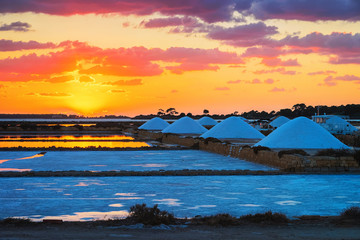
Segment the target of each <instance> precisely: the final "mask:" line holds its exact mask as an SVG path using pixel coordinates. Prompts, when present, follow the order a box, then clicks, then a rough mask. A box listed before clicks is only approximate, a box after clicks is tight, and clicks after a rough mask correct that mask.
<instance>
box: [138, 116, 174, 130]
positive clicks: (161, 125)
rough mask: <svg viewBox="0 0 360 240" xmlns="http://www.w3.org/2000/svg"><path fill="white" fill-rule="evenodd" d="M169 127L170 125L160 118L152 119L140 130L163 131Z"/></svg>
mask: <svg viewBox="0 0 360 240" xmlns="http://www.w3.org/2000/svg"><path fill="white" fill-rule="evenodd" d="M169 125H170V124H169V123H168V122H166V121H165V120H163V119H161V118H159V117H154V118H152V119H150V120H149V121H147V122H146V123H144V124H143V125H141V126H140V127H139V129H143V130H149V131H162V130H163V129H165V128H166V127H168V126H169Z"/></svg>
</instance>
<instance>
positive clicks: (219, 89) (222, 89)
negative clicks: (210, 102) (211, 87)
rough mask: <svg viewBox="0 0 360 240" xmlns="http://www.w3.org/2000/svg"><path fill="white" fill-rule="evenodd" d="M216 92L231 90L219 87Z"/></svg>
mask: <svg viewBox="0 0 360 240" xmlns="http://www.w3.org/2000/svg"><path fill="white" fill-rule="evenodd" d="M215 90H216V91H228V90H230V88H228V87H217V88H215Z"/></svg>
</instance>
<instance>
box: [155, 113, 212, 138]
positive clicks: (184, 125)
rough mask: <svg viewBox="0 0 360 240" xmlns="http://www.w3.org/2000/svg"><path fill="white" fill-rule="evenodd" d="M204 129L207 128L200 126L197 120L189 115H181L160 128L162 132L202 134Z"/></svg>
mask: <svg viewBox="0 0 360 240" xmlns="http://www.w3.org/2000/svg"><path fill="white" fill-rule="evenodd" d="M206 131H207V129H206V128H204V127H203V126H201V125H200V123H198V122H197V121H195V120H193V119H191V118H189V117H182V118H180V119H179V120H176V121H175V122H174V123H173V124H171V125H170V126H168V127H166V128H165V129H164V130H162V133H175V134H202V133H204V132H206Z"/></svg>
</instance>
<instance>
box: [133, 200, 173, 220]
mask: <svg viewBox="0 0 360 240" xmlns="http://www.w3.org/2000/svg"><path fill="white" fill-rule="evenodd" d="M128 219H130V220H133V221H134V222H135V223H142V224H145V225H160V224H165V225H169V224H174V223H175V217H174V215H173V214H171V213H168V212H167V211H160V209H159V208H158V205H157V204H155V205H154V206H153V207H146V204H145V203H143V204H141V205H140V204H136V205H134V206H132V207H130V216H129V217H128Z"/></svg>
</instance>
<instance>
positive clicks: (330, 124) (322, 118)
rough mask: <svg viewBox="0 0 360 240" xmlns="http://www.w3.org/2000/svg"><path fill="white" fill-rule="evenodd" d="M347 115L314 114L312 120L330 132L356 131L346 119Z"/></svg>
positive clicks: (347, 132)
mask: <svg viewBox="0 0 360 240" xmlns="http://www.w3.org/2000/svg"><path fill="white" fill-rule="evenodd" d="M346 119H349V117H348V116H336V115H326V114H325V115H315V116H312V120H313V121H314V122H316V123H317V124H319V125H320V126H322V127H323V128H325V129H326V130H328V131H329V132H330V133H332V134H352V133H354V132H356V131H357V128H355V127H354V126H353V125H351V124H350V123H349V122H347V121H346Z"/></svg>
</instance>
